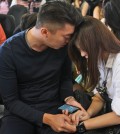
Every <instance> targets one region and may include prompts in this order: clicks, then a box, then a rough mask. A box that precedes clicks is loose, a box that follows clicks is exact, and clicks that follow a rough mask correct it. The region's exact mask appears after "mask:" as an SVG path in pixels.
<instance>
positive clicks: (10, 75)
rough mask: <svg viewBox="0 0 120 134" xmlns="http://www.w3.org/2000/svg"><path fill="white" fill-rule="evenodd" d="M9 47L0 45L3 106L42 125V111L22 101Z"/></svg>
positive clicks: (0, 80) (0, 87)
mask: <svg viewBox="0 0 120 134" xmlns="http://www.w3.org/2000/svg"><path fill="white" fill-rule="evenodd" d="M12 59H13V55H12V52H11V50H10V48H8V47H6V46H5V44H4V46H1V47H0V94H1V96H2V99H3V102H4V105H5V108H6V109H7V110H8V111H9V112H10V113H12V114H15V115H17V116H19V117H21V118H23V119H25V120H27V121H29V122H31V123H34V124H36V125H38V126H42V119H43V114H44V113H43V112H41V111H38V110H36V109H34V108H32V107H31V106H29V105H27V104H25V103H24V102H22V101H21V100H20V98H19V94H18V89H17V75H16V68H15V65H14V63H13V60H12Z"/></svg>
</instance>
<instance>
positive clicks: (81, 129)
mask: <svg viewBox="0 0 120 134" xmlns="http://www.w3.org/2000/svg"><path fill="white" fill-rule="evenodd" d="M76 130H77V133H78V134H83V133H84V132H86V128H85V125H84V122H80V123H79V124H78V126H76Z"/></svg>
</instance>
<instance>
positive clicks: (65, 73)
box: [60, 55, 73, 100]
mask: <svg viewBox="0 0 120 134" xmlns="http://www.w3.org/2000/svg"><path fill="white" fill-rule="evenodd" d="M61 72H62V73H61V83H60V85H61V86H60V96H61V99H62V100H64V99H65V98H66V97H68V96H73V84H72V62H71V61H70V59H69V57H68V55H67V56H66V59H65V61H64V64H63V67H62V71H61Z"/></svg>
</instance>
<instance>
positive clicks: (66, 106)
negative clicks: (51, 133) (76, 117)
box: [58, 104, 79, 113]
mask: <svg viewBox="0 0 120 134" xmlns="http://www.w3.org/2000/svg"><path fill="white" fill-rule="evenodd" d="M58 109H59V110H68V112H69V113H74V112H76V111H77V110H78V109H79V108H78V107H75V106H71V105H68V104H64V105H62V106H60V107H59V108H58Z"/></svg>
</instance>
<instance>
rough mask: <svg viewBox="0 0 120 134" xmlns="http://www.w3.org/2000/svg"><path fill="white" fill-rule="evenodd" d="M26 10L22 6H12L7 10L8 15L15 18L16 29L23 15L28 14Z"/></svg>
mask: <svg viewBox="0 0 120 134" xmlns="http://www.w3.org/2000/svg"><path fill="white" fill-rule="evenodd" d="M28 12H29V11H28V9H27V8H26V7H25V6H23V5H19V4H17V5H13V6H12V7H10V8H9V11H8V13H7V14H8V15H13V16H14V18H15V27H17V26H18V25H19V24H20V19H21V17H22V15H23V14H25V13H28Z"/></svg>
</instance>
